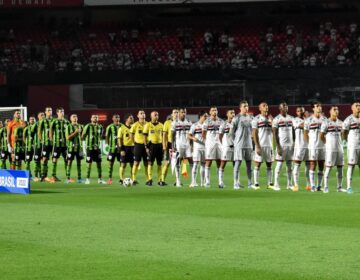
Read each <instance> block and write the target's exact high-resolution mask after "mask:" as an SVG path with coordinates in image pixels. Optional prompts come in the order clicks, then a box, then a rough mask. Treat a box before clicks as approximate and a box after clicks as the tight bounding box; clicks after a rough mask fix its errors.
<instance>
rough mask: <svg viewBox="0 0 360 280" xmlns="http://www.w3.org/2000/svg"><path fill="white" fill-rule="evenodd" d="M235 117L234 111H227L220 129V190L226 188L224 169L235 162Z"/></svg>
mask: <svg viewBox="0 0 360 280" xmlns="http://www.w3.org/2000/svg"><path fill="white" fill-rule="evenodd" d="M234 116H235V111H234V110H227V112H226V118H227V119H226V121H225V122H223V123H222V124H221V126H220V129H219V140H220V143H221V162H220V168H219V188H221V189H222V188H223V187H224V169H225V166H226V163H227V162H228V161H231V162H234V126H233V124H232V120H233V118H234Z"/></svg>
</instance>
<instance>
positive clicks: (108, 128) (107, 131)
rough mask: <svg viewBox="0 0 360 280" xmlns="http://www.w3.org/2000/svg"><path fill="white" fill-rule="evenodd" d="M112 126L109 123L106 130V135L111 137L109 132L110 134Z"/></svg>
mask: <svg viewBox="0 0 360 280" xmlns="http://www.w3.org/2000/svg"><path fill="white" fill-rule="evenodd" d="M110 128H111V124H110V125H108V126H107V127H106V130H105V137H109V134H110Z"/></svg>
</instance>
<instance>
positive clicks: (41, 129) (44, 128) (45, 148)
mask: <svg viewBox="0 0 360 280" xmlns="http://www.w3.org/2000/svg"><path fill="white" fill-rule="evenodd" d="M52 121H53V117H52V108H51V107H46V108H45V118H44V119H42V120H40V122H39V126H38V135H39V140H40V142H41V145H42V147H41V153H42V167H41V182H44V181H47V182H50V181H51V179H50V178H48V177H47V174H48V160H49V159H50V155H51V152H52V149H53V146H52V142H51V140H50V125H51V122H52Z"/></svg>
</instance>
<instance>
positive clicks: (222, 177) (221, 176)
mask: <svg viewBox="0 0 360 280" xmlns="http://www.w3.org/2000/svg"><path fill="white" fill-rule="evenodd" d="M223 185H224V169H222V168H219V186H223Z"/></svg>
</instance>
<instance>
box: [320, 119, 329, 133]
mask: <svg viewBox="0 0 360 280" xmlns="http://www.w3.org/2000/svg"><path fill="white" fill-rule="evenodd" d="M327 130H328V122H326V121H325V122H323V123H322V124H321V128H320V132H322V133H326V132H327Z"/></svg>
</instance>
